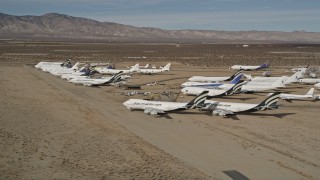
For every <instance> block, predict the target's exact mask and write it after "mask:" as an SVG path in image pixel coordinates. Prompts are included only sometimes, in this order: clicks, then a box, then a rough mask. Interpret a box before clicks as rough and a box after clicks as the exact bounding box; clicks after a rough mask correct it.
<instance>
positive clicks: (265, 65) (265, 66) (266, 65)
mask: <svg viewBox="0 0 320 180" xmlns="http://www.w3.org/2000/svg"><path fill="white" fill-rule="evenodd" d="M267 67H269V64H268V63H264V64H262V65H261V66H260V67H259V68H258V69H262V68H267Z"/></svg>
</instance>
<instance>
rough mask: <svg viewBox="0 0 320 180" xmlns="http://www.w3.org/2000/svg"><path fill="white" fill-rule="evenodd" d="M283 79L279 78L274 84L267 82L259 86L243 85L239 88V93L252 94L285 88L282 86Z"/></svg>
mask: <svg viewBox="0 0 320 180" xmlns="http://www.w3.org/2000/svg"><path fill="white" fill-rule="evenodd" d="M283 81H284V78H280V79H278V80H277V81H275V82H267V83H260V84H249V83H248V84H245V85H243V86H242V87H241V91H242V92H244V93H253V92H261V91H267V90H272V89H277V88H280V87H285V86H284V84H283Z"/></svg>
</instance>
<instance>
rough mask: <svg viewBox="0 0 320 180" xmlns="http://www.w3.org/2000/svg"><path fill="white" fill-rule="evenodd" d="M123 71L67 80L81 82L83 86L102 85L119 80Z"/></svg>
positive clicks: (75, 82)
mask: <svg viewBox="0 0 320 180" xmlns="http://www.w3.org/2000/svg"><path fill="white" fill-rule="evenodd" d="M122 74H123V73H122V72H121V71H120V72H119V73H117V74H115V75H113V76H111V77H105V78H73V79H71V80H69V81H68V82H71V83H74V84H83V85H84V86H102V85H110V84H112V83H116V82H119V81H121V75H122Z"/></svg>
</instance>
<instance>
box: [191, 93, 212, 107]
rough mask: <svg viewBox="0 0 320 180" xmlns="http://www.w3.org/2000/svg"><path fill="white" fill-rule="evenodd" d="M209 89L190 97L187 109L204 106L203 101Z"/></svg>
mask: <svg viewBox="0 0 320 180" xmlns="http://www.w3.org/2000/svg"><path fill="white" fill-rule="evenodd" d="M208 94H209V91H203V92H202V93H200V94H199V95H198V96H197V97H195V98H194V99H192V100H191V101H190V102H189V103H188V104H187V105H186V107H187V109H195V108H198V107H203V106H204V101H205V100H206V99H207V97H208Z"/></svg>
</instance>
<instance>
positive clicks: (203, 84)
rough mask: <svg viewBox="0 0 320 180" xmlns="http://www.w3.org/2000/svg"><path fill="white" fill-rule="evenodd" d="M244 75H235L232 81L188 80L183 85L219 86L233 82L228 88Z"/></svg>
mask: <svg viewBox="0 0 320 180" xmlns="http://www.w3.org/2000/svg"><path fill="white" fill-rule="evenodd" d="M242 77H243V74H242V73H240V74H238V75H237V76H235V77H234V78H233V79H232V81H231V82H230V83H216V82H195V81H187V82H184V83H182V84H181V87H219V86H221V85H223V84H232V85H231V86H228V87H227V89H229V88H231V87H232V86H233V84H236V83H238V82H239V81H240V79H241V78H242Z"/></svg>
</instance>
